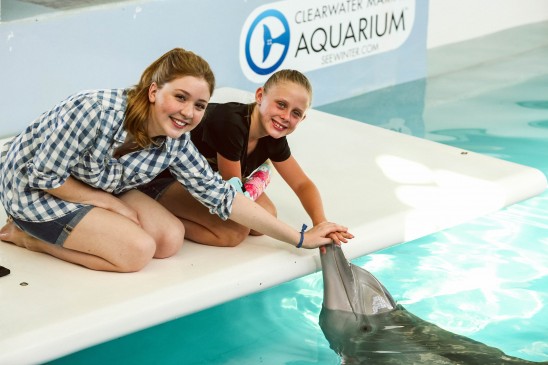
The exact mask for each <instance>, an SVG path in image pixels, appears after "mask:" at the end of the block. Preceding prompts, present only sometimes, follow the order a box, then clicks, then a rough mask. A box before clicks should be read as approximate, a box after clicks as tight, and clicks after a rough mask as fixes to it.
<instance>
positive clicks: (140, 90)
mask: <svg viewBox="0 0 548 365" xmlns="http://www.w3.org/2000/svg"><path fill="white" fill-rule="evenodd" d="M183 76H194V77H197V78H202V79H204V80H205V81H206V82H207V84H208V85H209V93H210V94H211V95H213V90H214V89H215V76H214V75H213V71H212V70H211V68H210V66H209V64H208V63H207V62H206V61H205V60H204V59H203V58H202V57H200V56H198V55H197V54H195V53H193V52H191V51H187V50H185V49H183V48H174V49H172V50H171V51H169V52H166V53H165V54H163V55H162V56H161V57H160V58H158V59H157V60H156V61H154V62H153V63H152V64H151V65H150V66H148V67H147V68H146V70H145V71H144V72H143V74H142V75H141V79H140V80H139V83H138V84H137V85H135V86H133V87H132V88H131V89H129V91H128V106H127V109H126V115H125V120H124V128H125V129H126V131H128V132H129V133H130V134H131V135H133V137H134V138H135V142H137V144H138V145H139V146H140V147H146V146H149V145H150V144H151V143H152V139H151V138H150V137H149V135H148V131H147V123H148V117H149V111H150V101H149V99H148V90H149V87H150V85H151V84H152V83H153V82H155V83H156V84H157V85H158V88H161V87H162V86H164V84H166V83H168V82H170V81H173V80H174V79H176V78H179V77H183Z"/></svg>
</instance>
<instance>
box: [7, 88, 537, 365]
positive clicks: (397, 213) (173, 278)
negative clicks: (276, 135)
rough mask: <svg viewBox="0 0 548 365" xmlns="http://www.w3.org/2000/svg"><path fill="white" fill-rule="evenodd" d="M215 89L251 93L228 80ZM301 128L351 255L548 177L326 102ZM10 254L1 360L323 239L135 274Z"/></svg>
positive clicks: (281, 266)
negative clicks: (337, 111)
mask: <svg viewBox="0 0 548 365" xmlns="http://www.w3.org/2000/svg"><path fill="white" fill-rule="evenodd" d="M215 98H216V100H218V101H226V100H237V101H247V100H249V98H250V94H249V93H246V92H243V91H239V90H235V89H229V88H223V89H219V90H217V91H216V95H215ZM290 140H291V142H290V143H291V146H292V151H293V154H294V155H295V156H296V157H297V159H298V161H299V162H300V163H301V165H302V166H303V167H304V168H305V170H306V171H307V173H308V174H309V175H310V176H311V177H312V178H313V180H314V181H315V182H316V183H317V185H318V187H319V188H320V191H321V192H322V196H323V199H324V204H325V206H326V212H327V213H328V217H329V219H330V220H333V221H336V222H339V223H342V224H345V225H348V226H349V227H350V228H351V231H352V233H354V234H355V236H356V238H355V239H354V240H353V242H352V243H350V244H348V245H345V247H344V250H345V253H346V255H347V257H349V258H355V257H358V256H362V255H364V254H367V253H370V252H374V251H377V250H380V249H382V248H385V247H388V246H391V245H394V244H398V243H401V242H405V241H409V240H412V239H415V238H419V237H421V236H424V235H427V234H430V233H433V232H437V231H440V230H442V229H445V228H448V227H451V226H454V225H457V224H460V223H463V222H465V221H468V220H470V219H473V218H475V217H478V216H481V215H484V214H487V213H490V212H493V211H496V210H499V209H501V208H503V207H505V206H508V205H511V204H513V203H515V202H518V201H521V200H524V199H527V198H529V197H532V196H535V195H538V194H540V193H541V192H543V191H544V190H545V189H546V185H547V184H546V177H545V176H544V174H542V172H540V171H539V170H536V169H533V168H530V167H526V166H522V165H517V164H514V163H510V162H505V161H502V160H498V159H494V158H491V157H487V156H483V155H479V154H476V153H472V152H466V153H464V154H463V152H465V151H462V150H460V149H456V148H453V147H450V146H446V145H441V144H438V143H434V142H430V141H426V140H422V139H419V138H414V137H411V136H407V135H403V134H399V133H396V132H392V131H388V130H384V129H380V128H377V127H374V126H370V125H366V124H362V123H359V122H355V121H351V120H348V119H344V118H340V117H337V116H333V115H329V114H326V113H321V112H318V111H315V110H312V111H311V112H310V113H309V115H308V118H307V120H306V121H305V122H303V124H302V126H301V127H299V129H298V130H297V132H295V134H294V135H292V136H291V138H290ZM3 142H4V141H1V142H0V143H3ZM279 180H280V177H279V176H274V178H273V183H272V185H271V186H270V187H269V189H268V193H269V196H271V198H272V199H273V201H274V202H276V204H277V206H278V212H279V216H280V218H281V219H282V220H284V221H286V222H288V223H291V224H293V225H294V226H295V228H296V229H298V228H299V227H300V224H302V223H303V222H306V223H308V222H309V220H308V218H307V216H306V214H305V212H304V210H303V209H302V208H301V207H300V204H299V202H298V200H297V199H296V198H295V196H294V195H293V194H292V192H291V191H289V189H288V188H287V187H285V186H284V185H285V184H283V183H282V182H281V181H279ZM0 220H1V221H4V220H5V213H4V212H3V211H1V210H0ZM0 265H3V266H6V267H8V268H10V269H11V270H12V273H11V274H10V275H8V276H6V277H3V278H0V303H2V304H1V305H2V311H1V313H0V364H29V363H41V362H45V361H48V360H51V359H55V358H57V357H60V356H63V355H65V354H68V353H71V352H74V351H77V350H80V349H83V348H86V347H89V346H92V345H94V344H97V343H101V342H104V341H108V340H110V339H113V338H116V337H118V336H122V335H125V334H128V333H131V332H133V331H137V330H140V329H143V328H146V327H149V326H152V325H155V324H158V323H161V322H164V321H168V320H171V319H174V318H177V317H181V316H184V315H187V314H190V313H192V312H195V311H199V310H201V309H205V308H208V307H211V306H214V305H216V304H219V303H223V302H226V301H228V300H231V299H234V298H238V297H240V296H243V295H246V294H250V293H253V292H257V291H260V290H263V289H266V288H268V287H272V286H274V285H277V284H279V283H283V282H285V281H288V280H291V279H294V278H297V277H300V276H303V275H306V274H309V273H312V272H315V271H318V270H319V269H320V263H319V256H318V251H317V250H299V249H296V248H293V247H290V246H289V245H287V244H284V243H281V242H277V241H275V240H272V239H270V238H268V237H250V238H248V239H247V240H246V241H245V242H244V243H243V244H242V245H240V246H239V247H236V248H232V249H224V248H213V247H208V246H202V245H197V244H193V243H191V242H186V243H185V245H184V247H183V249H182V250H181V252H180V253H179V254H178V255H176V256H175V257H173V258H170V259H167V260H155V261H153V262H152V263H151V264H150V265H148V266H147V267H146V268H145V269H144V270H142V271H141V272H138V273H134V274H113V273H103V272H94V271H91V270H87V269H84V268H81V267H78V266H75V265H71V264H68V263H65V262H62V261H60V260H57V259H54V258H52V257H49V256H46V255H43V254H37V253H33V252H29V251H26V250H24V249H20V248H18V247H15V246H13V245H9V244H5V243H0ZM22 282H26V283H28V285H27V286H21V285H20V283H22Z"/></svg>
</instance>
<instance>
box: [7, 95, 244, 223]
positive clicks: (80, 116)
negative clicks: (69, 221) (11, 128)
mask: <svg viewBox="0 0 548 365" xmlns="http://www.w3.org/2000/svg"><path fill="white" fill-rule="evenodd" d="M126 106H127V93H126V90H125V89H114V90H92V91H84V92H81V93H78V94H75V95H73V96H71V97H69V98H68V99H66V100H64V101H63V102H61V103H59V104H58V105H57V106H56V107H55V108H53V109H52V110H50V111H48V112H46V113H44V114H42V115H41V116H40V117H38V118H37V119H36V120H35V121H34V122H33V123H32V124H31V125H30V126H28V127H27V128H26V129H25V130H24V131H23V132H22V133H21V134H19V135H17V136H16V137H14V138H13V139H12V140H11V141H10V142H8V143H6V144H5V145H4V146H3V148H2V150H1V151H0V200H1V201H2V203H3V206H4V208H5V210H6V212H7V213H8V214H9V215H12V216H14V217H16V218H18V219H22V220H26V221H31V222H45V221H50V220H53V219H55V218H59V217H62V216H64V215H66V214H68V213H69V212H71V211H73V210H74V209H76V208H79V207H82V206H84V205H83V204H78V203H71V202H68V201H64V200H62V199H59V198H56V197H55V196H53V195H51V194H48V193H46V192H45V191H44V189H54V188H57V187H59V186H61V185H62V184H63V183H64V182H65V181H66V179H67V178H68V177H69V176H73V177H74V178H76V179H78V180H80V181H82V182H84V183H86V184H88V185H90V186H92V187H95V188H98V189H101V190H104V191H106V192H109V193H113V194H120V193H122V192H124V191H127V190H129V189H132V188H134V187H137V186H140V185H143V184H146V183H147V182H149V181H151V180H152V179H153V178H154V177H155V176H157V175H158V174H159V173H160V172H161V171H163V170H165V169H170V171H171V172H172V174H173V175H174V176H175V177H176V178H177V180H178V181H179V182H181V183H182V184H183V185H184V186H185V188H186V189H187V190H188V191H189V192H190V193H191V194H192V195H193V196H194V197H195V198H196V199H198V200H199V201H201V202H202V203H203V204H204V205H205V206H207V207H208V208H209V210H210V212H211V213H214V214H217V215H218V216H219V217H221V218H222V219H227V218H228V216H229V215H230V211H231V209H232V201H233V199H234V195H235V190H234V188H232V187H231V186H230V184H228V183H226V182H225V181H224V180H222V178H221V176H220V175H219V174H217V173H215V172H213V170H212V169H211V168H210V166H209V164H208V163H207V161H206V160H205V159H204V157H203V156H202V155H201V154H200V153H199V152H198V150H197V149H196V147H195V146H194V144H192V142H191V141H190V135H189V134H188V133H185V134H184V135H183V136H182V137H181V138H179V139H172V138H168V137H166V138H164V140H163V141H162V143H161V144H160V145H158V146H157V145H153V146H150V147H148V148H145V149H142V150H138V151H135V152H132V153H128V154H126V155H124V156H122V157H120V158H118V159H116V158H114V157H113V155H114V151H115V150H116V149H117V148H118V147H119V146H120V145H121V144H122V143H123V142H124V140H125V138H126V135H127V132H126V131H125V130H124V128H123V122H124V114H125V110H126Z"/></svg>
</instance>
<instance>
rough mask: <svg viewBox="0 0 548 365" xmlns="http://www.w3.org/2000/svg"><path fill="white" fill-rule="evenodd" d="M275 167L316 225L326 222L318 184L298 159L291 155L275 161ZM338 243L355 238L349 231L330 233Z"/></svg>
mask: <svg viewBox="0 0 548 365" xmlns="http://www.w3.org/2000/svg"><path fill="white" fill-rule="evenodd" d="M273 164H274V167H275V168H276V170H277V171H278V173H279V174H280V175H281V176H282V178H283V179H284V180H285V182H286V183H287V184H288V185H289V187H291V189H292V190H293V191H294V192H295V194H296V195H297V197H298V198H299V200H300V201H301V204H302V205H303V208H304V209H305V211H306V212H307V213H308V215H309V216H310V219H311V220H312V223H313V224H314V226H316V225H318V224H320V223H323V222H326V221H327V218H326V217H325V212H324V208H323V202H322V198H321V195H320V191H319V190H318V188H317V187H316V184H314V182H313V181H312V180H310V178H309V177H308V176H307V175H306V174H305V172H304V171H303V169H302V168H301V166H300V165H299V163H298V162H297V160H296V159H295V158H294V157H293V156H290V157H289V158H288V159H287V160H285V161H282V162H273ZM330 237H331V238H332V239H333V241H334V242H335V243H337V244H340V243H341V242H347V238H353V237H354V236H352V235H351V234H350V233H348V232H347V231H344V232H343V231H341V232H334V233H333V234H331V235H330Z"/></svg>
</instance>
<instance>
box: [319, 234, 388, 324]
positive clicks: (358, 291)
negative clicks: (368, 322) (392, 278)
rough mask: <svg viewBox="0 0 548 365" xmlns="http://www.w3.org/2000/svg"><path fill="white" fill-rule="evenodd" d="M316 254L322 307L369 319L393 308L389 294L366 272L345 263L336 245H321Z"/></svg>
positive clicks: (344, 258) (341, 252)
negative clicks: (319, 261) (319, 264)
mask: <svg viewBox="0 0 548 365" xmlns="http://www.w3.org/2000/svg"><path fill="white" fill-rule="evenodd" d="M325 249H326V252H325V253H322V254H320V258H321V263H322V273H323V285H324V291H323V306H324V308H327V309H330V310H338V311H344V312H353V313H354V315H356V316H357V315H366V316H371V315H375V314H380V313H386V312H390V311H392V310H394V309H395V308H396V303H395V301H394V299H393V298H392V295H390V293H389V292H388V291H387V290H386V289H385V288H384V286H383V285H382V284H381V283H380V282H379V281H378V280H377V279H376V278H375V277H374V276H373V275H372V274H371V273H370V272H368V271H367V270H365V269H362V268H361V267H358V266H355V265H353V264H351V263H350V262H348V260H347V259H346V257H345V256H344V252H343V250H342V249H341V247H340V246H338V245H334V244H330V245H327V246H325Z"/></svg>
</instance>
